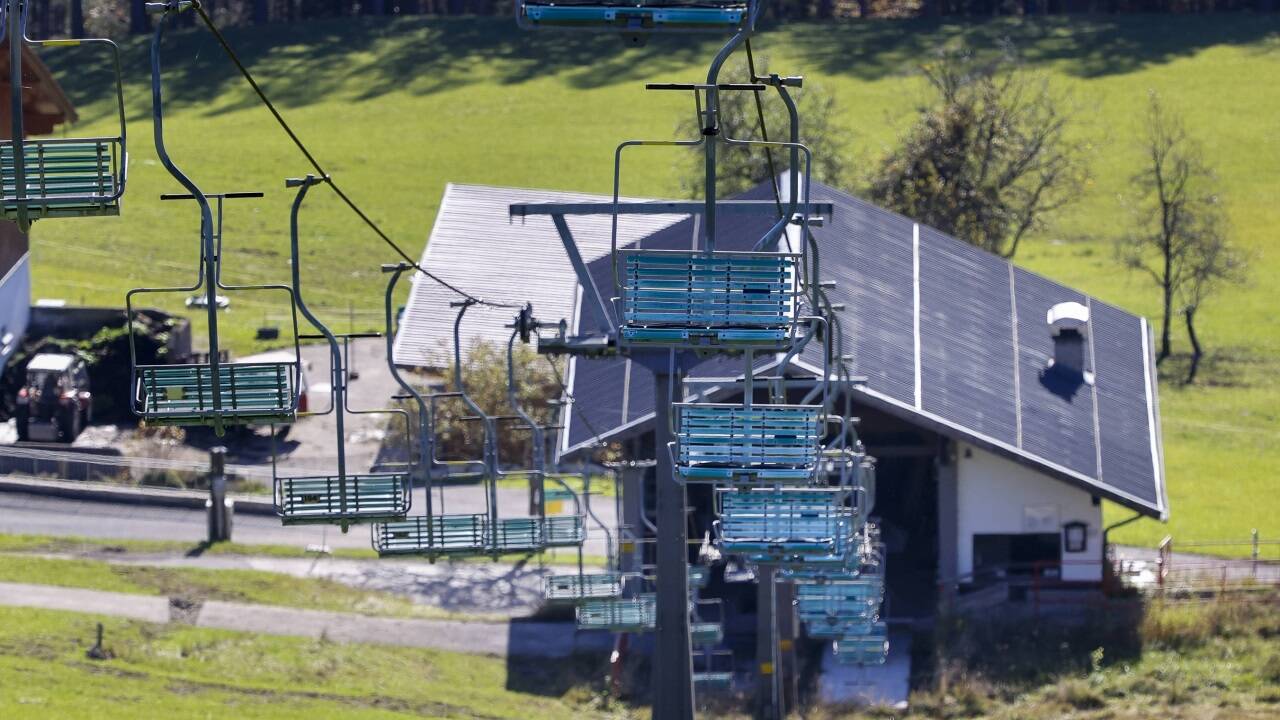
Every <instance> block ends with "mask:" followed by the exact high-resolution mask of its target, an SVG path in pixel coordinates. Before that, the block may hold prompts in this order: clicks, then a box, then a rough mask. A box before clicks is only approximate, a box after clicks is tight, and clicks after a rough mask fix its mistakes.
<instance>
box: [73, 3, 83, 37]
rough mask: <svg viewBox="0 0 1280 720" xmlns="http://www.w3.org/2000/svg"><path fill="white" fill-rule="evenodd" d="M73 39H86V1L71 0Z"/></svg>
mask: <svg viewBox="0 0 1280 720" xmlns="http://www.w3.org/2000/svg"><path fill="white" fill-rule="evenodd" d="M71 37H73V38H76V39H79V38H82V37H84V0H71Z"/></svg>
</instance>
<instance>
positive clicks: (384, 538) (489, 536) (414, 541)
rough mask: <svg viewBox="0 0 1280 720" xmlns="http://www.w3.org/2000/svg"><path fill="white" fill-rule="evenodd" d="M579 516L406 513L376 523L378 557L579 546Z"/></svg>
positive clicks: (583, 532)
mask: <svg viewBox="0 0 1280 720" xmlns="http://www.w3.org/2000/svg"><path fill="white" fill-rule="evenodd" d="M585 535H586V528H585V526H584V524H583V518H582V516H580V515H553V516H548V517H546V518H539V517H511V518H506V517H500V518H498V519H497V523H496V524H495V523H494V522H493V520H492V518H490V516H489V515H487V514H485V513H470V514H460V515H432V516H420V517H411V518H406V519H405V520H403V521H401V522H388V523H381V524H378V525H375V526H374V531H373V549H374V550H376V551H377V553H378V555H380V556H390V555H425V556H428V557H438V556H447V555H501V554H505V553H529V552H538V551H540V550H543V549H546V548H549V547H576V546H578V545H581V544H582V541H583V540H584V539H585Z"/></svg>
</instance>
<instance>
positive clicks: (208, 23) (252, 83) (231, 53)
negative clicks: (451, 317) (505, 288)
mask: <svg viewBox="0 0 1280 720" xmlns="http://www.w3.org/2000/svg"><path fill="white" fill-rule="evenodd" d="M191 5H192V7H193V8H195V11H196V13H197V14H199V15H200V20H201V21H202V22H204V25H205V27H207V28H208V29H209V32H210V33H212V34H213V37H214V38H215V39H216V40H217V41H218V44H219V45H221V46H222V50H223V52H225V53H226V54H227V57H228V58H230V59H231V62H232V63H234V64H235V66H236V68H237V69H238V70H239V71H240V74H241V75H243V76H244V79H245V80H246V81H247V82H248V83H249V87H251V88H253V91H254V93H256V94H257V96H258V99H259V100H261V101H262V104H263V105H265V106H266V107H267V110H269V111H271V115H272V116H273V117H274V118H275V119H276V123H277V124H278V125H279V126H280V129H282V130H284V132H285V134H286V135H288V136H289V139H290V140H292V141H293V144H294V145H295V146H296V147H297V148H298V150H299V151H300V152H301V153H302V155H303V157H305V158H306V159H307V162H309V163H311V167H313V168H315V171H316V172H317V173H318V174H319V175H320V177H322V178H324V181H325V183H326V184H327V185H328V186H329V187H330V188H331V189H332V190H333V192H334V194H336V195H337V196H338V198H339V199H341V200H342V202H344V203H346V205H347V207H349V208H351V211H352V212H354V213H355V214H356V216H357V217H359V218H360V220H362V221H363V222H364V224H365V225H367V226H368V227H369V229H370V230H372V231H373V232H374V233H375V234H376V235H377V236H378V237H379V238H381V239H382V241H383V242H384V243H386V244H387V245H388V246H390V247H391V249H392V250H395V252H396V254H397V255H399V256H400V257H401V258H402V259H403V260H404V261H405V262H407V263H409V265H411V266H412V267H413V268H414V269H415V270H417V271H418V272H420V273H422V274H423V275H425V276H427V277H428V278H430V279H431V280H433V281H435V282H436V283H438V284H440V285H442V286H443V287H445V288H447V289H449V290H451V291H452V292H454V293H455V294H457V295H459V296H460V297H463V298H465V299H466V300H469V301H471V302H473V303H475V304H477V305H485V306H488V307H491V308H518V307H522V305H521V304H519V303H507V302H493V301H489V300H484V299H483V298H479V297H476V296H475V295H472V294H471V293H469V292H467V291H466V290H463V289H462V288H459V287H457V286H456V285H453V284H451V283H449V282H448V281H447V280H444V279H443V278H441V277H439V276H437V275H435V274H434V273H431V272H430V271H428V270H427V269H426V268H424V267H422V266H421V265H419V264H418V263H417V261H415V260H414V259H413V258H412V257H410V256H409V254H408V253H406V252H405V251H404V249H402V248H401V247H400V246H399V245H398V244H396V242H395V241H394V240H392V239H391V237H390V236H389V235H387V233H386V232H385V231H383V229H382V228H381V227H379V226H378V224H377V223H376V222H374V220H373V219H372V218H370V217H369V216H368V215H366V214H365V212H364V210H361V209H360V206H359V205H357V204H356V203H355V201H354V200H352V199H351V198H350V197H348V196H347V194H346V193H345V192H343V191H342V188H341V187H339V186H338V183H337V181H335V180H334V179H333V177H332V176H331V175H329V173H327V172H325V170H324V168H323V167H322V166H321V165H320V162H319V161H318V160H316V158H315V156H314V155H312V154H311V151H310V150H308V149H307V146H306V145H305V144H304V143H303V142H302V140H301V139H300V138H299V137H298V135H297V133H295V132H294V131H293V128H292V127H290V126H289V123H288V122H286V121H285V119H284V116H282V115H281V114H280V111H279V110H277V109H276V106H275V104H274V103H272V102H271V99H270V98H268V97H267V94H266V93H265V92H263V90H262V88H261V87H260V86H259V85H258V81H257V80H254V78H253V75H252V74H251V73H250V72H249V69H248V68H247V67H245V65H244V63H243V62H241V61H240V57H239V56H238V55H236V52H235V50H233V49H232V47H231V45H230V44H229V43H228V42H227V39H226V38H225V37H224V36H223V35H222V32H221V31H220V30H218V27H217V26H216V25H214V23H213V19H212V18H210V17H209V14H208V13H206V12H205V11H204V6H203V4H202V3H200V2H198V1H197V2H192V4H191Z"/></svg>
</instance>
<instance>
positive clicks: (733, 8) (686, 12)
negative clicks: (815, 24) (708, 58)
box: [516, 0, 750, 33]
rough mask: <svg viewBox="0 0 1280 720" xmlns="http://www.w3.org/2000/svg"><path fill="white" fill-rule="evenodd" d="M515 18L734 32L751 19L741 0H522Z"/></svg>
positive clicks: (533, 22)
mask: <svg viewBox="0 0 1280 720" xmlns="http://www.w3.org/2000/svg"><path fill="white" fill-rule="evenodd" d="M516 17H517V19H518V21H519V24H520V25H521V27H525V28H543V27H555V28H582V29H604V30H618V31H621V32H629V33H637V32H645V33H647V32H663V31H667V32H691V31H692V32H697V31H702V32H707V31H731V30H736V29H738V28H740V27H742V26H743V24H744V23H745V22H746V21H748V20H749V19H750V16H749V3H747V2H743V1H742V0H720V1H717V0H705V1H704V2H700V3H690V2H661V3H659V2H652V0H632V1H631V2H626V3H623V2H567V3H565V2H556V3H552V2H545V1H543V0H519V3H518V6H517V8H516Z"/></svg>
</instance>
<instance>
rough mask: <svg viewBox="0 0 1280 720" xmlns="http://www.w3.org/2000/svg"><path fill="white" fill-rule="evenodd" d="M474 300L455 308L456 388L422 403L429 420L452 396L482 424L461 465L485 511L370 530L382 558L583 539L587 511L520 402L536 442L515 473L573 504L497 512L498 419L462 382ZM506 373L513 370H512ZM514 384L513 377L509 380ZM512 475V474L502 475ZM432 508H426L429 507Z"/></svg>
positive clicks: (540, 546)
mask: <svg viewBox="0 0 1280 720" xmlns="http://www.w3.org/2000/svg"><path fill="white" fill-rule="evenodd" d="M474 304H475V302H474V301H473V300H467V301H463V302H461V303H457V304H455V306H456V307H458V308H459V310H458V314H457V318H456V320H455V322H454V328H453V330H454V378H453V380H454V383H453V384H454V390H453V391H452V392H448V393H435V394H432V395H431V396H430V397H429V398H427V399H426V400H425V401H424V404H425V405H426V406H427V407H429V408H432V409H433V410H432V411H431V413H430V415H429V417H430V418H435V417H438V415H437V414H436V413H435V411H434V408H435V407H436V405H437V403H438V402H439V401H440V399H441V398H456V399H458V400H461V401H462V402H463V404H464V405H465V406H466V407H467V408H468V410H469V411H470V412H471V417H470V418H469V419H472V420H474V421H478V422H479V423H480V424H481V432H482V437H481V441H482V444H483V450H482V457H481V458H480V459H478V460H467V461H463V462H465V463H467V464H468V465H470V466H473V467H475V468H476V469H477V476H478V477H479V478H480V480H481V481H482V483H483V488H484V491H485V503H486V511H485V512H484V513H464V514H448V513H443V512H441V513H435V512H428V514H427V515H424V516H418V517H410V518H405V519H403V520H399V521H393V522H386V523H379V524H376V525H375V526H374V527H373V530H372V543H373V548H374V550H376V551H377V552H378V554H379V555H380V556H391V555H420V556H425V557H429V558H436V557H445V556H476V555H488V556H492V557H497V556H498V555H503V554H508V553H534V552H540V551H542V550H545V549H548V548H562V547H578V548H581V546H582V543H583V542H584V541H585V539H586V522H585V511H584V509H583V506H582V504H581V501H580V499H579V497H578V494H577V493H576V492H574V491H573V490H572V488H570V487H569V485H568V483H566V482H565V479H566V477H567V475H566V474H563V473H551V472H547V469H546V467H545V463H544V462H543V461H541V458H542V457H543V456H542V455H541V454H540V452H537V451H538V449H540V448H541V445H542V440H541V439H540V438H541V432H542V429H541V428H540V427H538V426H537V425H536V424H535V423H534V422H533V420H532V418H530V417H529V416H528V414H527V413H525V412H524V410H523V408H521V407H520V406H519V404H518V402H515V401H514V400H513V406H514V408H515V411H516V415H515V416H513V417H516V418H518V419H522V420H523V421H526V422H527V423H528V425H529V427H530V429H531V430H532V431H533V433H534V436H535V438H539V439H535V441H534V447H535V460H534V467H532V468H528V469H525V470H521V471H518V472H516V473H515V474H525V473H532V474H533V475H534V476H535V477H540V478H542V480H543V483H544V484H545V483H551V484H552V485H553V486H557V487H558V489H559V490H560V491H562V492H564V493H566V497H567V498H569V499H570V500H571V502H572V507H573V510H572V512H571V513H569V514H562V515H547V514H546V513H545V504H544V505H543V506H542V507H541V508H540V510H539V513H538V514H536V515H532V516H525V517H504V516H501V515H499V513H498V503H497V479H498V478H499V477H500V476H501V475H502V474H504V473H503V471H502V470H501V469H500V468H499V459H498V450H497V438H496V435H497V429H496V423H495V420H496V417H495V416H493V415H489V414H487V413H486V412H485V411H484V410H483V409H482V408H481V407H480V406H479V405H478V404H477V403H476V402H475V400H473V399H472V398H471V396H470V395H468V394H467V391H466V388H465V386H464V384H463V382H462V351H461V345H460V342H461V325H462V320H463V317H464V315H465V314H466V311H467V309H468V308H470V307H471V306H472V305H474ZM508 352H509V353H510V352H511V350H510V348H509V350H508ZM509 372H514V371H513V370H510V363H509ZM509 380H510V381H511V382H514V377H513V376H512V377H511V378H509ZM426 432H428V433H432V434H434V433H435V432H437V428H435V427H428V428H427V429H426ZM428 446H429V447H428V448H425V449H424V450H423V452H424V454H429V453H430V452H431V450H430V448H431V447H435V446H436V443H434V442H430V443H428ZM428 457H429V460H428V462H430V463H432V464H433V465H435V464H444V463H446V462H448V461H444V460H441V459H439V458H436V457H430V456H429V455H428ZM506 474H511V473H506ZM428 509H429V510H430V508H428Z"/></svg>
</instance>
